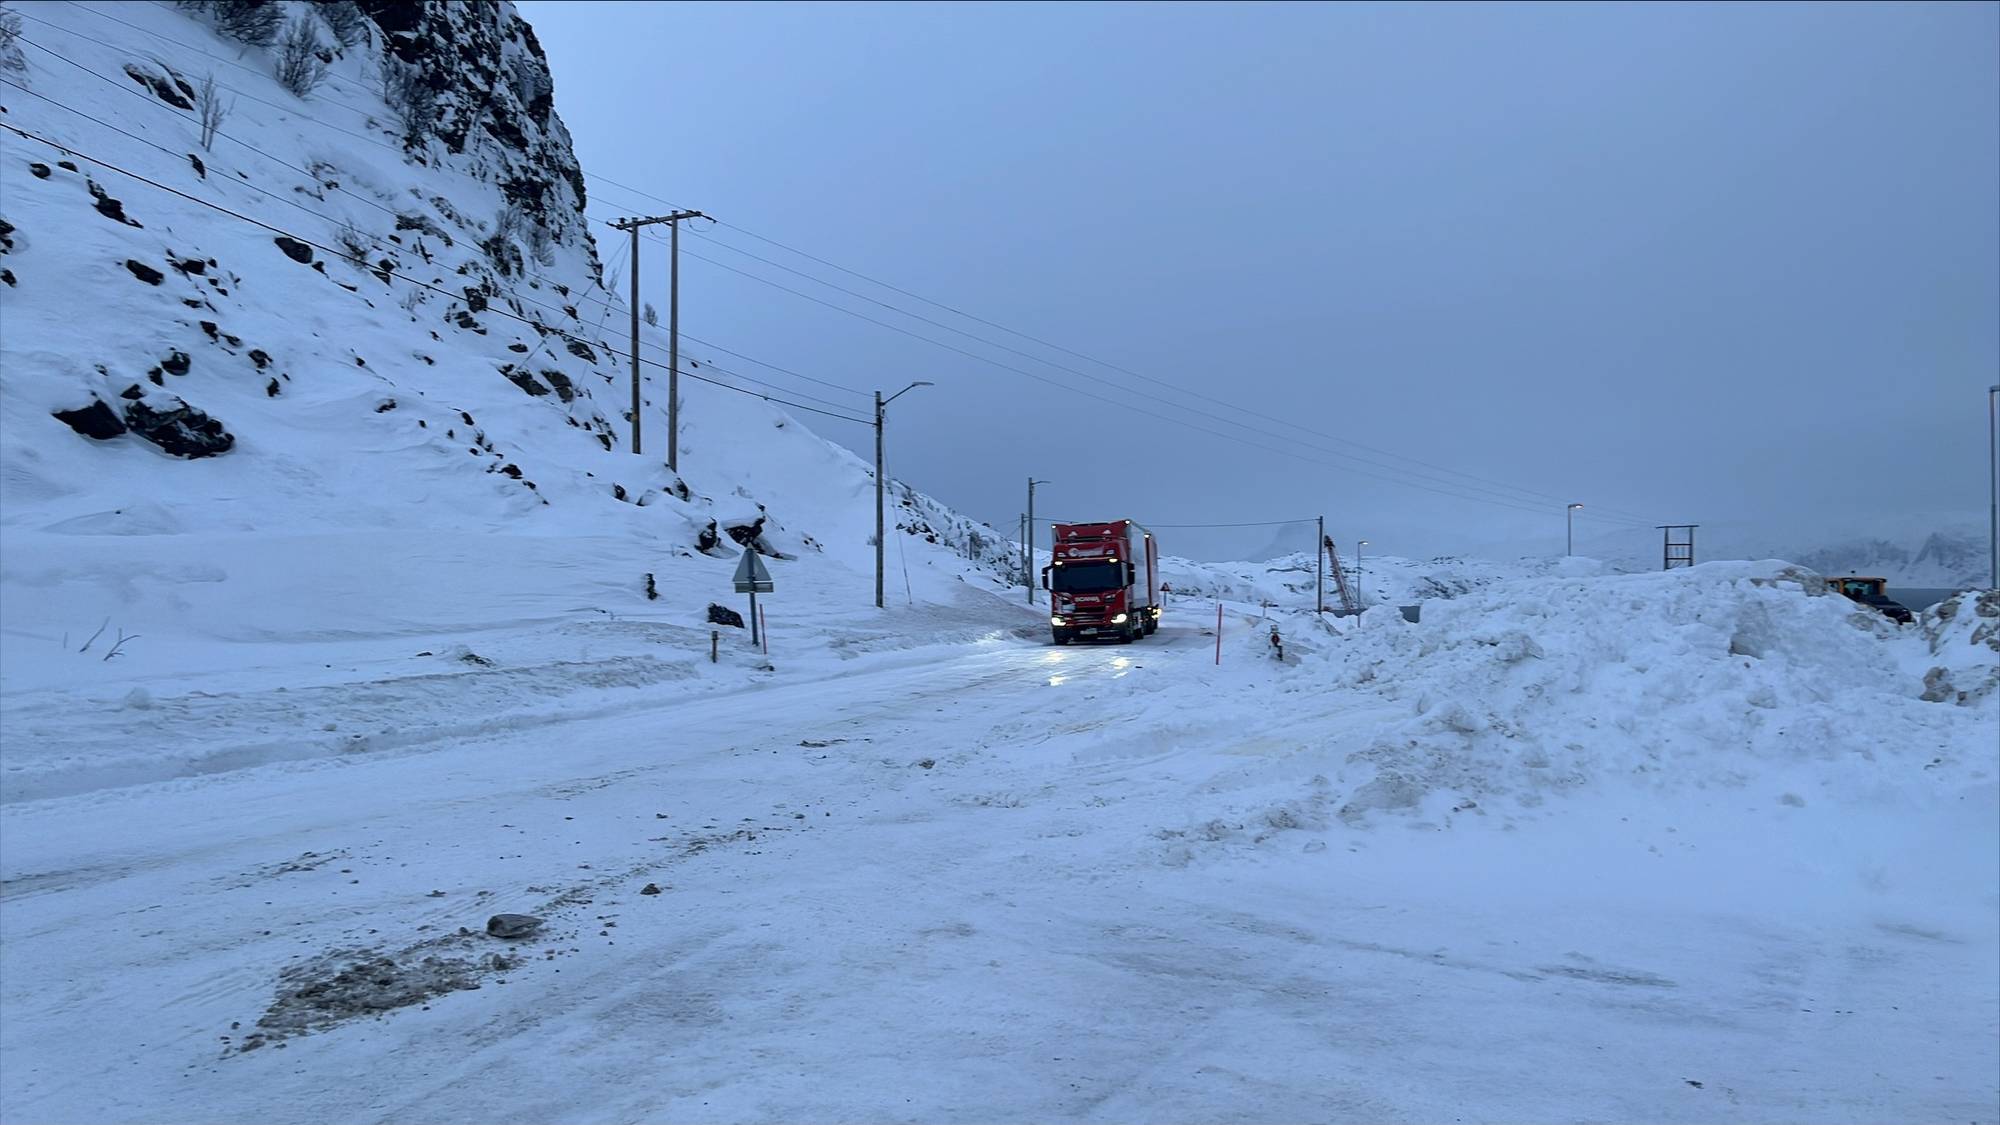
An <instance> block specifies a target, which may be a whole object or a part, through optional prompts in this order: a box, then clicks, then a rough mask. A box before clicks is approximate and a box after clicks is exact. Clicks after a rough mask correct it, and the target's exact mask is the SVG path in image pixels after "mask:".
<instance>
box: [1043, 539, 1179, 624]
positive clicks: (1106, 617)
mask: <svg viewBox="0 0 2000 1125" xmlns="http://www.w3.org/2000/svg"><path fill="white" fill-rule="evenodd" d="M1054 532H1055V542H1054V544H1053V545H1052V546H1051V547H1050V549H1049V553H1050V555H1051V556H1052V557H1053V559H1054V561H1052V562H1051V563H1050V564H1049V565H1048V566H1045V567H1043V568H1042V588H1043V589H1045V590H1048V591H1049V607H1050V613H1049V628H1050V629H1051V630H1053V631H1054V633H1055V641H1056V643H1057V644H1059V645H1066V644H1068V643H1070V642H1071V641H1073V640H1076V639H1077V638H1079V637H1081V638H1085V639H1094V640H1115V641H1117V642H1118V643H1120V644H1130V643H1131V642H1133V641H1136V640H1138V639H1139V638H1140V637H1143V636H1146V635H1147V634H1149V633H1151V632H1153V631H1154V630H1156V629H1158V628H1159V627H1160V550H1159V546H1158V545H1157V544H1155V543H1154V541H1153V533H1152V532H1150V531H1147V530H1146V529H1145V528H1143V527H1140V526H1139V525H1138V524H1136V523H1133V522H1132V521H1131V520H1112V521H1111V522H1110V523H1059V524H1055V525H1054Z"/></svg>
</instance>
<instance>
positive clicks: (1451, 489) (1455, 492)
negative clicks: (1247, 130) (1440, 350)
mask: <svg viewBox="0 0 2000 1125" xmlns="http://www.w3.org/2000/svg"><path fill="white" fill-rule="evenodd" d="M656 241H657V239H656ZM690 256H691V257H697V258H699V257H700V255H694V254H690ZM701 260H703V261H709V262H710V263H711V264H714V265H719V266H721V267H722V268H723V269H727V270H730V271H732V272H735V273H742V274H744V276H746V277H750V278H753V279H755V280H759V281H763V282H764V283H765V284H767V285H770V286H772V287H774V288H777V289H783V290H785V291H786V292H788V293H792V294H794V295H796V296H798V297H801V298H803V299H805V300H808V301H812V302H813V303H815V304H821V305H826V306H827V307H829V308H832V309H837V310H839V311H841V312H845V313H847V314H848V315H850V316H853V317H856V318H859V319H861V320H865V321H867V322H869V323H871V324H875V325H879V326H880V327H883V328H887V329H889V330H890V331H892V332H898V333H901V334H903V335H905V336H909V337H910V338H912V339H915V340H921V341H923V342H925V343H927V344H931V345H932V346H934V347H939V348H943V349H945V350H947V351H951V352H956V353H957V354H959V355H962V356H965V357H967V358H969V359H972V360H975V361H977V362H980V363H984V364H987V365H988V366H991V367H997V368H999V369H1001V370H1003V371H1011V372H1013V373H1014V374H1017V375H1021V376H1025V377H1026V378H1029V379H1033V380H1035V381H1036V382H1039V383H1046V384H1048V385H1050V386H1054V387H1059V388H1061V389H1063V390H1065V391H1068V392H1070V393H1072V394H1078V395H1082V396H1083V397H1085V398H1090V399H1095V400H1096V401H1098V402H1104V403H1108V404H1110V405H1112V406H1116V407H1118V408H1119V409H1121V410H1126V411H1130V412H1132V413H1136V414H1142V415H1145V416H1146V417H1149V418H1154V419H1157V420H1159V421H1162V422H1167V423H1170V424H1172V425H1177V426H1181V427H1183V428H1185V429H1190V430H1195V431H1197V432H1200V433H1205V434H1208V435H1210V436H1212V437H1219V438H1222V439H1224V440H1225V441H1234V442H1236V443H1238V444H1240V445H1248V446H1250V447H1251V448H1254V449H1259V450H1264V451H1267V452H1277V453H1280V454H1283V455H1285V456H1287V457H1291V458H1293V459H1295V460H1300V461H1306V462H1309V463H1312V464H1316V465H1321V466H1324V467H1326V468H1331V469H1337V470H1340V471H1342V472H1351V473H1355V474H1358V475H1360V476H1365V477H1370V478H1372V479H1375V480H1381V481H1386V482H1388V483H1391V484H1400V485H1403V486H1405V487H1408V488H1417V489H1422V490H1423V491H1426V492H1433V493H1436V494H1438V495H1441V496H1449V497H1451V498H1453V499H1456V500H1468V501H1472V502H1474V503H1484V504H1492V505H1495V506H1499V507H1506V508H1513V509H1516V510H1518V511H1524V512H1534V513H1536V514H1544V513H1545V509H1544V508H1542V507H1541V506H1538V505H1532V504H1530V503H1529V502H1527V501H1525V500H1522V499H1520V498H1516V497H1507V496H1504V495H1502V494H1498V493H1493V492H1492V490H1490V489H1482V488H1480V487H1479V486H1475V485H1458V484H1454V483H1452V482H1446V481H1436V482H1435V483H1436V484H1437V485H1444V486H1446V487H1434V486H1433V485H1431V484H1424V483H1420V481H1419V480H1418V479H1410V477H1408V476H1385V475H1383V474H1382V473H1377V472H1370V471H1368V470H1367V469H1360V468H1355V467H1354V466H1352V465H1342V464H1337V463H1335V462H1331V461H1326V460H1323V459H1321V458H1317V457H1308V456H1305V455H1303V454H1301V453H1298V452H1296V451H1295V450H1293V449H1291V448H1289V447H1288V446H1287V445H1284V444H1280V445H1276V446H1272V445H1266V444H1263V443H1258V442H1253V441H1251V440H1250V439H1248V438H1245V437H1242V436H1239V435H1237V434H1231V433H1226V432H1224V431H1221V430H1213V429H1209V428H1208V427H1206V426H1200V425H1196V424H1195V423H1192V422H1189V421H1186V420H1184V419H1180V418H1175V417H1171V416H1169V415H1165V414H1160V413H1158V412H1156V411H1152V410H1147V409H1145V408H1144V407H1140V406H1135V405H1133V404H1131V403H1128V402H1119V401H1118V400H1116V399H1112V398H1107V397H1105V396H1104V395H1100V394H1096V393H1094V392H1091V391H1087V390H1083V389H1081V388H1078V387H1075V386H1073V385H1070V384H1066V383H1063V382H1061V381H1059V380H1056V379H1051V378H1049V377H1047V376H1044V375H1040V374H1037V373H1035V372H1033V371H1028V370H1025V369H1023V368H1020V367H1016V366H1014V365H1012V364H1008V363H1002V362H1001V361H999V360H996V359H993V358H991V357H988V356H982V355H979V354H978V353H976V352H970V351H967V350H965V349H964V348H960V347H957V346H956V345H953V344H948V343H945V342H944V341H942V340H934V339H932V338H930V337H928V336H924V335H920V334H918V333H916V332H912V331H910V330H909V329H907V328H904V327H902V326H900V325H896V324H891V323H889V322H887V321H884V320H878V319H876V318H874V317H871V316H868V315H867V314H865V313H859V312H855V311H854V310H852V309H846V308H842V307H841V306H839V305H835V304H833V303H831V302H829V301H825V300H823V299H821V298H819V297H815V296H813V295H812V294H810V293H801V292H799V291H798V290H796V289H792V288H790V287H789V286H785V285H781V284H779V283H778V282H775V281H770V280H769V279H767V278H758V277H757V275H755V274H750V273H746V272H745V271H743V270H739V269H736V268H735V267H733V266H729V265H726V264H724V263H720V262H714V261H713V260H712V259H706V258H703V259H701ZM1167 405H1170V406H1173V405H1174V404H1167ZM1175 408H1176V409H1183V410H1185V409H1188V408H1187V407H1180V406H1175ZM1215 420H1216V421H1218V422H1222V423H1224V424H1226V425H1232V426H1236V427H1238V428H1240V429H1244V430H1248V431H1250V432H1251V433H1255V434H1259V435H1261V436H1263V437H1266V438H1271V439H1275V440H1277V441H1279V442H1281V443H1284V442H1291V441H1293V439H1290V438H1286V437H1284V436H1282V435H1278V434H1273V433H1270V432H1269V431H1264V430H1259V429H1257V428H1256V427H1254V426H1250V425H1248V424H1246V423H1242V422H1235V421H1231V420H1229V419H1215ZM1307 448H1310V449H1315V450H1317V451H1319V452H1322V453H1326V454H1329V455H1331V456H1334V457H1341V458H1344V459H1347V460H1350V461H1358V462H1360V463H1361V464H1364V465H1375V464H1376V463H1374V462H1370V461H1368V460H1367V459H1365V458H1359V457H1356V456H1355V455H1354V454H1349V453H1342V452H1339V451H1337V450H1330V449H1324V448H1321V447H1317V446H1311V445H1308V446H1307ZM1376 467H1379V468H1382V469H1386V470H1387V471H1389V472H1391V473H1394V472H1397V471H1398V470H1396V469H1395V468H1394V467H1393V466H1386V465H1377V466H1376ZM1421 479H1432V478H1421ZM1478 491H1484V492H1488V493H1490V495H1488V496H1480V495H1476V494H1474V493H1476V492H1478ZM1607 518H1609V517H1607Z"/></svg>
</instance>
